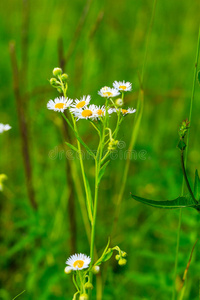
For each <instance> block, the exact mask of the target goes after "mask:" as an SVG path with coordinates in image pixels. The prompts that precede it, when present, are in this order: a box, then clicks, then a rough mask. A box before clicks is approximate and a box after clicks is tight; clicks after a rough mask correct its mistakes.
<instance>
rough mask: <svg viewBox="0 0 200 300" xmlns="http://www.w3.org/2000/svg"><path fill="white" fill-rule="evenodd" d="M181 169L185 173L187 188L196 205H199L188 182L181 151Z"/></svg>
mask: <svg viewBox="0 0 200 300" xmlns="http://www.w3.org/2000/svg"><path fill="white" fill-rule="evenodd" d="M181 167H182V171H183V176H184V179H185V182H186V185H187V188H188V191H189V193H190V195H191V197H192V199H193V200H194V202H195V203H196V204H198V201H197V200H196V199H195V197H194V194H193V192H192V189H191V187H190V183H189V181H188V178H187V174H186V170H185V165H184V156H183V150H182V151H181Z"/></svg>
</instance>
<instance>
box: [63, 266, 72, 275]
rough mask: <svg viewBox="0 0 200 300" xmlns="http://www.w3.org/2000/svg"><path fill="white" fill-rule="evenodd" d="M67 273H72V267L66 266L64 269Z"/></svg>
mask: <svg viewBox="0 0 200 300" xmlns="http://www.w3.org/2000/svg"><path fill="white" fill-rule="evenodd" d="M64 272H65V274H70V273H71V272H72V270H71V268H70V267H66V268H65V270H64Z"/></svg>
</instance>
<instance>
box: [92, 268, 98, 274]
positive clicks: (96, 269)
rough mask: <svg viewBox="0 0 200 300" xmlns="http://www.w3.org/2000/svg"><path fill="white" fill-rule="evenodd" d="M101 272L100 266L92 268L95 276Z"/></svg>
mask: <svg viewBox="0 0 200 300" xmlns="http://www.w3.org/2000/svg"><path fill="white" fill-rule="evenodd" d="M99 271H100V267H99V266H94V267H93V268H92V273H93V274H98V273H99Z"/></svg>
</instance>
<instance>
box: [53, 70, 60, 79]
mask: <svg viewBox="0 0 200 300" xmlns="http://www.w3.org/2000/svg"><path fill="white" fill-rule="evenodd" d="M61 74H62V69H61V68H54V69H53V75H54V76H55V77H57V76H59V75H61Z"/></svg>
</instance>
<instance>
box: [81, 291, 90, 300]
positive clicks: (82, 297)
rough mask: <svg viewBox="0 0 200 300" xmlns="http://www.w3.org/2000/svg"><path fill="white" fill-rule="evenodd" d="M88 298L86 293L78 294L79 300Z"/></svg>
mask: <svg viewBox="0 0 200 300" xmlns="http://www.w3.org/2000/svg"><path fill="white" fill-rule="evenodd" d="M88 299H89V297H88V295H87V294H85V293H84V294H81V295H80V297H79V300H88Z"/></svg>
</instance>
